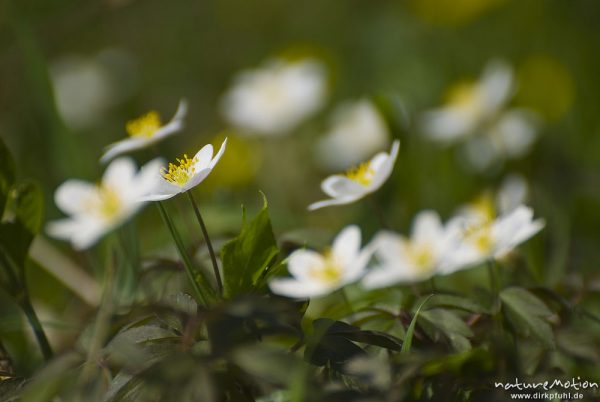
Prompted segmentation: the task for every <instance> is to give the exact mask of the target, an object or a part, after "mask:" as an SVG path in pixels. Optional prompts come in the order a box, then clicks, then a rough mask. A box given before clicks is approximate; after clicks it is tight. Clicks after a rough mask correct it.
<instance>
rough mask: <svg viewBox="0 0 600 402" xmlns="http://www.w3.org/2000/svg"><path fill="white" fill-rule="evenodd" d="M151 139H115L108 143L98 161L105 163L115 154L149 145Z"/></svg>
mask: <svg viewBox="0 0 600 402" xmlns="http://www.w3.org/2000/svg"><path fill="white" fill-rule="evenodd" d="M151 143H152V140H151V139H150V138H147V137H130V138H126V139H124V140H121V141H117V142H115V143H112V144H110V145H108V146H107V147H106V148H105V150H104V155H102V157H101V158H100V162H102V163H106V162H108V161H109V160H111V159H112V158H114V157H115V156H118V155H121V154H124V153H127V152H130V151H135V150H136V149H140V148H144V147H146V146H147V145H150V144H151Z"/></svg>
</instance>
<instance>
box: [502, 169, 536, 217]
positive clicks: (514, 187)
mask: <svg viewBox="0 0 600 402" xmlns="http://www.w3.org/2000/svg"><path fill="white" fill-rule="evenodd" d="M528 192H529V189H528V185H527V181H525V179H524V178H523V176H521V175H518V174H511V175H508V176H506V177H505V178H504V180H503V181H502V184H501V185H500V188H499V189H498V192H497V193H496V206H497V208H498V210H499V211H500V213H501V214H506V213H508V212H511V211H512V210H514V209H516V208H517V207H518V206H519V205H521V204H524V203H525V202H526V201H527V194H528Z"/></svg>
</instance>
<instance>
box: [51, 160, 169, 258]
mask: <svg viewBox="0 0 600 402" xmlns="http://www.w3.org/2000/svg"><path fill="white" fill-rule="evenodd" d="M161 164H162V162H161V161H160V160H158V159H155V160H153V161H151V162H149V163H148V164H146V165H145V166H144V167H142V169H141V170H140V171H139V172H137V168H136V165H135V162H133V160H132V159H130V158H118V159H115V160H114V161H113V162H111V164H110V165H109V166H108V167H107V168H106V171H105V173H104V175H103V177H102V181H101V182H100V183H99V184H94V183H89V182H86V181H82V180H75V179H72V180H67V181H66V182H64V183H63V184H61V185H60V186H59V187H58V189H57V190H56V192H55V194H54V200H55V202H56V205H57V206H58V208H60V209H61V210H62V211H63V212H65V213H66V214H68V215H69V218H65V219H61V220H58V221H54V222H50V223H49V224H48V226H47V228H46V229H47V232H48V234H49V235H51V236H53V237H56V238H59V239H64V240H68V241H70V242H71V243H72V245H73V247H75V248H76V249H78V250H82V249H86V248H89V247H91V246H92V245H94V244H95V243H96V242H97V241H98V240H99V239H100V238H101V237H102V236H104V235H105V234H106V233H108V232H110V231H112V230H113V229H115V228H117V227H118V226H120V225H121V224H122V223H123V222H125V221H127V220H128V219H129V218H130V217H131V216H133V215H134V214H135V213H136V212H137V211H138V210H139V209H140V208H142V207H143V205H144V204H142V203H140V202H139V200H138V199H139V197H140V196H141V195H143V194H145V193H147V192H148V191H149V189H150V188H152V186H153V185H154V175H155V173H154V172H155V171H156V170H157V169H159V168H160V165H161Z"/></svg>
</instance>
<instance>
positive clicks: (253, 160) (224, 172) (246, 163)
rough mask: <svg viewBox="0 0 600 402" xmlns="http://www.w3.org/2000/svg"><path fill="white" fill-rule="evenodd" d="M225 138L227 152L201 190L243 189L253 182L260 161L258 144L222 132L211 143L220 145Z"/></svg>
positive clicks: (231, 133) (230, 133)
mask: <svg viewBox="0 0 600 402" xmlns="http://www.w3.org/2000/svg"><path fill="white" fill-rule="evenodd" d="M225 137H227V150H226V151H225V153H224V154H223V156H222V157H221V159H220V160H219V163H218V164H217V166H216V167H215V170H213V171H212V172H211V174H210V175H209V176H208V178H207V180H206V181H205V182H204V183H203V187H202V188H203V189H204V190H207V191H212V190H215V189H217V188H220V189H222V188H233V187H243V186H245V185H248V184H250V183H252V182H253V181H254V178H255V177H256V174H257V172H258V168H259V167H260V163H261V161H262V157H261V152H260V148H259V144H257V143H253V142H252V141H251V140H247V139H245V138H243V137H239V136H237V135H236V134H235V133H233V132H223V133H221V134H219V135H217V136H216V137H215V138H214V140H213V141H212V143H213V144H221V143H222V142H223V140H224V139H225Z"/></svg>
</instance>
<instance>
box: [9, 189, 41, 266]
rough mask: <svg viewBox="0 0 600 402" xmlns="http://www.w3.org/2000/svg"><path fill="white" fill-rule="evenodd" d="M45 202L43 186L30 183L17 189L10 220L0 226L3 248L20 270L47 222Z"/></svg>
mask: <svg viewBox="0 0 600 402" xmlns="http://www.w3.org/2000/svg"><path fill="white" fill-rule="evenodd" d="M43 214H44V199H43V194H42V190H41V189H40V187H39V185H38V184H37V183H35V182H33V181H26V182H23V183H20V184H19V185H17V186H16V187H13V190H12V191H11V196H10V198H9V200H8V205H7V217H6V219H5V221H4V222H2V223H1V224H0V246H1V248H2V249H3V250H4V252H5V253H7V254H8V255H9V256H10V257H11V259H12V260H13V261H14V262H15V264H17V266H19V267H23V266H24V264H25V260H26V258H27V254H28V252H29V247H30V246H31V243H32V242H33V239H34V238H35V236H36V235H37V234H38V233H39V232H40V230H41V227H42V223H43Z"/></svg>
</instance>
